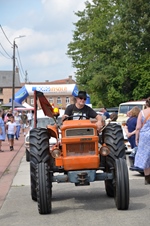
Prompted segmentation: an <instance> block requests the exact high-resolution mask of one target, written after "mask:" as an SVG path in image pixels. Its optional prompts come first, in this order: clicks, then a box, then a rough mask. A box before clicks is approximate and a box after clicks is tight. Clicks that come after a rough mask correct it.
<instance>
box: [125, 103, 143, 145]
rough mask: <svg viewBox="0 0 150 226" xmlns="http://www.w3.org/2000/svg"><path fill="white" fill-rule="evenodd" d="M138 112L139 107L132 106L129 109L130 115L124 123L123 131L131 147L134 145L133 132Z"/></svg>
mask: <svg viewBox="0 0 150 226" xmlns="http://www.w3.org/2000/svg"><path fill="white" fill-rule="evenodd" d="M139 113H140V108H138V107H137V106H135V107H133V108H132V109H131V110H130V117H129V118H128V120H127V122H126V125H125V127H124V130H125V133H126V135H127V138H128V141H129V143H130V145H131V148H132V149H133V148H135V147H136V143H135V133H136V124H137V118H138V115H139Z"/></svg>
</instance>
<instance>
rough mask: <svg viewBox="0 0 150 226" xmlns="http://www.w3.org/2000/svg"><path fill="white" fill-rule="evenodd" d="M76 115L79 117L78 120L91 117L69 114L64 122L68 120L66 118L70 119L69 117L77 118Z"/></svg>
mask: <svg viewBox="0 0 150 226" xmlns="http://www.w3.org/2000/svg"><path fill="white" fill-rule="evenodd" d="M76 117H79V119H78V120H82V119H83V118H86V119H89V117H88V116H86V115H69V116H67V117H66V118H64V120H63V122H64V121H66V120H69V119H71V118H72V119H73V118H76Z"/></svg>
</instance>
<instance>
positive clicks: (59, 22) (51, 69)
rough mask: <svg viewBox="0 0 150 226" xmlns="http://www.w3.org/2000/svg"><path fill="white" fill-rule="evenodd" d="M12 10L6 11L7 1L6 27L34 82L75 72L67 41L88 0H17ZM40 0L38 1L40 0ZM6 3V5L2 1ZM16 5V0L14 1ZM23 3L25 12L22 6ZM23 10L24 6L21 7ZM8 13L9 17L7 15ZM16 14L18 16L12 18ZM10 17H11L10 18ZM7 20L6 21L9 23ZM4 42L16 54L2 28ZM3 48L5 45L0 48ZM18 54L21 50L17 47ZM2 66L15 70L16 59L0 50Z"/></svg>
mask: <svg viewBox="0 0 150 226" xmlns="http://www.w3.org/2000/svg"><path fill="white" fill-rule="evenodd" d="M14 2H16V6H17V7H16V8H15V7H14V8H12V14H9V13H7V14H6V13H5V11H6V10H8V9H7V4H6V3H5V4H6V5H4V6H5V7H2V8H3V10H2V12H3V15H1V17H2V18H3V19H2V21H3V24H1V25H2V27H3V29H4V31H5V33H6V34H7V37H9V40H10V41H11V42H13V40H14V38H16V37H18V36H20V35H26V37H24V38H18V39H15V42H16V44H17V45H18V47H19V54H20V58H21V62H22V65H23V69H24V71H25V70H27V71H28V77H29V80H30V82H31V81H32V82H34V81H35V82H36V81H38V82H40V81H41V82H42V81H44V80H47V79H48V80H50V81H52V80H54V79H63V78H67V77H68V76H69V75H73V76H74V72H75V69H74V68H72V64H71V59H69V58H68V56H67V55H66V52H67V45H68V43H69V42H70V41H71V40H72V35H73V33H72V30H74V26H73V22H75V21H76V20H77V19H78V18H77V17H76V16H75V15H74V12H77V11H78V10H83V9H84V7H85V4H84V2H85V1H84V0H65V1H63V0H41V1H40V0H33V1H32V4H29V3H31V1H30V0H26V1H23V2H22V4H23V5H20V4H17V3H18V0H14V1H13V3H14ZM37 3H38V4H37ZM2 6H3V5H2ZM14 6H15V3H14ZM20 7H22V13H21V11H19V8H20ZM20 10H21V9H20ZM5 15H7V18H4V17H5ZM12 15H14V19H12ZM9 17H10V18H9ZM5 21H7V22H6V24H5ZM0 43H2V44H3V46H4V48H5V49H6V51H7V52H8V53H9V54H10V56H12V54H13V49H12V47H11V45H10V44H9V43H8V41H7V40H6V38H5V37H4V35H3V34H2V32H1V30H0ZM0 51H1V52H2V49H1V48H0ZM16 56H17V51H16ZM0 60H1V64H0V70H12V60H10V59H9V60H8V59H6V58H4V57H3V56H2V55H1V54H0Z"/></svg>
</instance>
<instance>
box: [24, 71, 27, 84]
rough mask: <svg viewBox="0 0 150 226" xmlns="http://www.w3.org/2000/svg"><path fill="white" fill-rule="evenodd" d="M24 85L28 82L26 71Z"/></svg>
mask: <svg viewBox="0 0 150 226" xmlns="http://www.w3.org/2000/svg"><path fill="white" fill-rule="evenodd" d="M24 81H25V83H27V82H28V73H27V71H25V80H24Z"/></svg>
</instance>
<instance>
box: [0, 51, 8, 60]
mask: <svg viewBox="0 0 150 226" xmlns="http://www.w3.org/2000/svg"><path fill="white" fill-rule="evenodd" d="M0 53H1V55H2V56H4V57H5V58H6V59H10V57H9V58H8V57H7V56H5V55H4V54H3V53H2V52H1V51H0Z"/></svg>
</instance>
